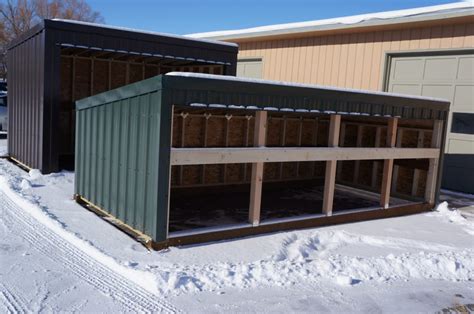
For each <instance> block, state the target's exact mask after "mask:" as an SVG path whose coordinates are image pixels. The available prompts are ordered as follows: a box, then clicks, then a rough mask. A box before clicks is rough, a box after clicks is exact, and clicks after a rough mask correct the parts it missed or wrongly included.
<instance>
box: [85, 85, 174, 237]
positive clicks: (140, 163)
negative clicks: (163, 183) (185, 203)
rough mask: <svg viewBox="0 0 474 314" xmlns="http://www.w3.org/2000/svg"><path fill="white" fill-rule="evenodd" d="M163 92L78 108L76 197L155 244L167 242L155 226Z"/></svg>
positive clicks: (163, 231) (163, 234) (165, 195)
mask: <svg viewBox="0 0 474 314" xmlns="http://www.w3.org/2000/svg"><path fill="white" fill-rule="evenodd" d="M157 87H158V86H157ZM157 89H158V88H157ZM160 94H161V93H160V92H159V91H158V90H155V91H154V92H148V93H146V94H142V95H137V96H134V97H131V98H127V99H122V100H116V101H113V102H109V103H105V104H103V105H99V106H94V107H89V108H86V109H83V110H78V111H77V132H76V134H77V141H76V145H77V146H76V148H77V150H76V151H77V152H78V154H77V158H76V193H77V194H79V195H81V196H83V197H84V198H86V199H87V200H89V201H90V202H92V203H93V204H95V205H97V206H99V207H101V208H102V209H104V210H106V211H107V212H109V213H110V214H111V215H113V216H115V217H117V218H118V219H120V220H122V221H123V222H125V223H126V224H128V225H129V226H131V227H133V228H135V229H137V230H140V231H142V232H144V233H146V234H148V235H150V236H151V237H153V238H154V239H155V240H156V241H162V240H164V239H165V238H166V230H158V231H157V228H156V226H157V223H156V221H157V216H158V212H159V209H158V202H159V198H158V189H159V188H158V177H159V175H158V169H159V145H160V123H161V121H160V117H161V115H160V111H161V98H160ZM166 133H168V135H167V136H168V137H169V131H168V132H166ZM162 196H163V197H166V203H167V193H165V194H162ZM163 201H164V200H162V202H163ZM161 212H162V213H164V211H163V210H161ZM165 214H166V215H167V212H166V213H165ZM160 220H167V217H161V219H160Z"/></svg>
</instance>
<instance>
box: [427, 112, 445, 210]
mask: <svg viewBox="0 0 474 314" xmlns="http://www.w3.org/2000/svg"><path fill="white" fill-rule="evenodd" d="M442 137H443V121H442V120H435V121H434V125H433V134H432V136H431V147H432V148H438V149H439V148H440V147H441V141H442ZM438 167H439V155H438V157H436V158H430V165H429V168H428V174H427V176H426V189H425V201H426V202H427V203H428V204H430V205H433V204H434V203H435V196H436V180H437V177H438Z"/></svg>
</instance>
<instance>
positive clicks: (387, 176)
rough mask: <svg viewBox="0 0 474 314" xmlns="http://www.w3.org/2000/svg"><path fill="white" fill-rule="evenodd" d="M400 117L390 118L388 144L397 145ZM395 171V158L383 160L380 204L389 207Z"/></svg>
mask: <svg viewBox="0 0 474 314" xmlns="http://www.w3.org/2000/svg"><path fill="white" fill-rule="evenodd" d="M397 125H398V118H390V119H389V120H388V126H387V146H388V147H395V144H396V140H397ZM392 173H393V159H387V160H384V162H383V176H382V191H381V193H380V194H381V195H380V196H381V197H380V206H381V207H382V208H388V205H389V202H390V191H391V183H392Z"/></svg>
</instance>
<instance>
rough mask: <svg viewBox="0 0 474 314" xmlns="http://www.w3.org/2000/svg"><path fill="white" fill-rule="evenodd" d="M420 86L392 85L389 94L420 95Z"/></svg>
mask: <svg viewBox="0 0 474 314" xmlns="http://www.w3.org/2000/svg"><path fill="white" fill-rule="evenodd" d="M420 91H421V86H420V85H410V84H393V85H392V89H391V92H393V93H399V94H407V95H420Z"/></svg>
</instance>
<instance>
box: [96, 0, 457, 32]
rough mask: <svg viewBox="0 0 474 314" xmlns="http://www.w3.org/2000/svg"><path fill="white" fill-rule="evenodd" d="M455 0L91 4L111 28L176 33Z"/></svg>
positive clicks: (101, 0) (116, 0)
mask: <svg viewBox="0 0 474 314" xmlns="http://www.w3.org/2000/svg"><path fill="white" fill-rule="evenodd" d="M450 2H456V1H453V0H450V1H449V0H448V1H446V0H445V1H443V0H359V1H352V0H326V1H323V0H194V1H193V0H88V3H89V4H90V5H91V6H92V8H93V9H94V10H96V11H99V12H100V13H101V14H102V16H103V17H104V19H105V22H106V24H109V25H115V26H122V27H131V28H138V29H143V30H149V31H156V32H165V33H173V34H189V33H198V32H207V31H216V30H228V29H239V28H248V27H255V26H263V25H271V24H280V23H290V22H302V21H310V20H319V19H325V18H333V17H341V16H348V15H355V14H364V13H374V12H381V11H390V10H400V9H408V8H417V7H423V6H430V5H438V4H445V3H450Z"/></svg>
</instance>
